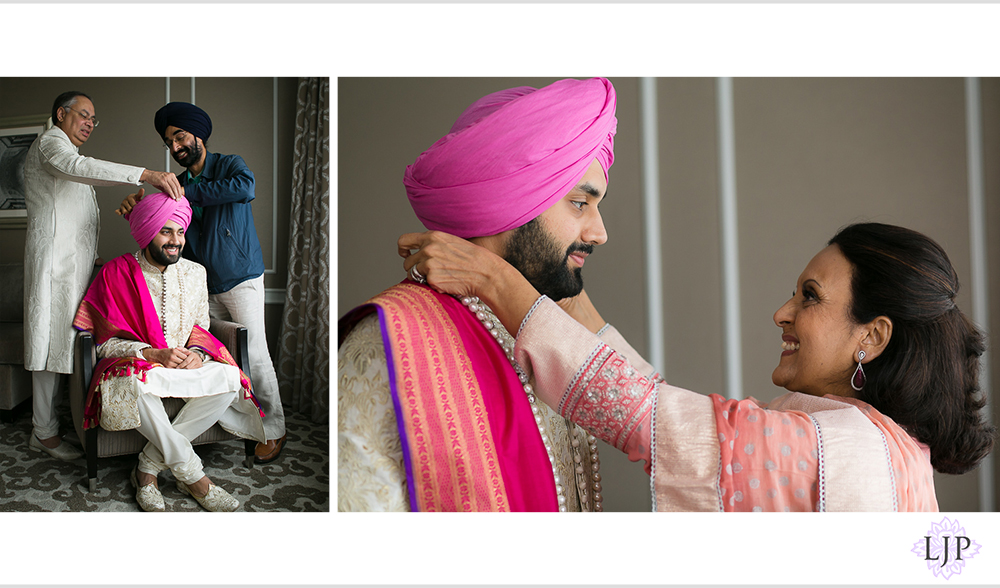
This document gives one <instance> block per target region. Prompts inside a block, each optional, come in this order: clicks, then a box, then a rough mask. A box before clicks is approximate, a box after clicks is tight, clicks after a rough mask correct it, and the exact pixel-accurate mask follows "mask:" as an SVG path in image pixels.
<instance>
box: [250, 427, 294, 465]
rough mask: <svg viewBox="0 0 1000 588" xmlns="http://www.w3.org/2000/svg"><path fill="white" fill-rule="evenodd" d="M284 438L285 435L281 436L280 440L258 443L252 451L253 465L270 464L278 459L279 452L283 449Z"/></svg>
mask: <svg viewBox="0 0 1000 588" xmlns="http://www.w3.org/2000/svg"><path fill="white" fill-rule="evenodd" d="M285 437H287V434H286V435H282V436H281V438H280V439H269V440H268V441H267V442H266V443H258V444H257V449H255V450H254V456H253V461H254V463H271V462H272V461H274V460H276V459H278V456H279V455H281V450H282V449H284V448H285Z"/></svg>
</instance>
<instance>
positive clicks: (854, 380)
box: [851, 350, 866, 392]
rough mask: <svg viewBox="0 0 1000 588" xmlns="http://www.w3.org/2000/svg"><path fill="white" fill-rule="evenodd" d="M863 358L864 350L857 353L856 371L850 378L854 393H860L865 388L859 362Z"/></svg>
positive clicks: (863, 372)
mask: <svg viewBox="0 0 1000 588" xmlns="http://www.w3.org/2000/svg"><path fill="white" fill-rule="evenodd" d="M864 358H865V352H864V350H861V351H858V369H856V370H854V375H853V376H851V388H854V389H855V390H856V391H858V392H861V389H862V388H864V387H865V382H866V379H865V370H864V369H863V368H862V367H861V360H862V359H864Z"/></svg>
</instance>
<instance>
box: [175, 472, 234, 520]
mask: <svg viewBox="0 0 1000 588" xmlns="http://www.w3.org/2000/svg"><path fill="white" fill-rule="evenodd" d="M177 489H178V490H180V492H181V494H187V495H188V496H190V497H191V498H194V499H195V500H197V501H198V504H200V505H201V506H202V508H204V509H205V510H207V511H209V512H233V511H234V510H236V509H237V508H239V507H240V501H239V500H236V499H235V498H233V497H232V495H231V494H229V492H226V491H225V490H223V489H222V488H219V487H218V486H216V485H215V484H213V483H211V482H209V483H208V494H206V495H204V496H202V497H198V496H195V495H194V493H192V492H191V490H189V489H188V487H187V484H185V483H184V482H181V481H180V480H177Z"/></svg>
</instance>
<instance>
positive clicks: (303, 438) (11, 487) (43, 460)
mask: <svg viewBox="0 0 1000 588" xmlns="http://www.w3.org/2000/svg"><path fill="white" fill-rule="evenodd" d="M68 416H69V415H68V414H64V415H63V431H69V430H71V427H70V426H69V420H68ZM285 421H286V422H285V426H286V428H287V431H288V441H287V444H286V446H285V449H284V450H283V451H282V453H281V457H279V458H278V459H277V460H276V461H274V462H271V463H269V464H265V465H259V464H255V465H254V467H253V468H252V469H249V470H248V469H247V468H246V467H244V466H243V458H244V454H243V452H244V449H243V442H242V441H239V440H232V441H226V442H223V443H214V444H209V445H201V446H198V447H196V448H195V451H197V453H198V455H199V456H201V460H202V462H203V464H204V469H205V473H206V474H207V475H208V477H209V478H211V479H212V481H213V482H215V483H216V484H217V485H219V486H220V487H221V488H223V489H225V490H226V491H228V492H229V493H230V494H232V495H233V496H235V497H236V499H237V500H239V501H240V510H241V511H254V512H260V511H285V512H289V511H291V512H317V511H329V510H330V427H329V425H326V424H323V425H317V424H315V423H311V422H309V421H308V420H307V419H306V418H305V417H303V416H301V415H298V414H295V413H291V412H286V414H285ZM30 433H31V411H30V407H29V410H24V411H22V412H21V414H20V415H19V416H18V417H17V418H16V420H15V421H14V422H12V423H0V512H2V511H8V512H11V511H21V512H81V511H104V512H129V511H138V510H140V509H139V505H138V504H136V501H135V491H134V489H133V488H132V485H131V484H130V483H129V474H130V472H131V471H132V467H133V466H134V465H135V463H136V461H137V456H134V455H132V456H121V457H109V458H105V459H102V460H99V461H98V480H97V484H98V486H97V490H96V491H95V492H94V493H90V492H88V489H87V463H86V458H80V459H78V460H76V461H73V462H63V461H59V460H57V459H53V458H51V457H49V456H48V454H45V453H43V452H41V451H37V450H35V449H30V448H29V447H28V435H30ZM67 437H69V438H70V439H69V440H70V441H76V435H75V434H73V433H70V434H69V435H68V436H67ZM159 486H160V490H161V491H162V493H163V498H164V501H165V502H166V510H167V511H174V512H177V511H202V508H201V506H199V505H198V503H197V502H195V501H194V499H193V498H191V497H189V496H186V495H183V494H181V493H180V492H179V491H178V490H177V487H176V486H175V485H174V478H173V475H171V473H170V472H169V471H165V472H160V477H159Z"/></svg>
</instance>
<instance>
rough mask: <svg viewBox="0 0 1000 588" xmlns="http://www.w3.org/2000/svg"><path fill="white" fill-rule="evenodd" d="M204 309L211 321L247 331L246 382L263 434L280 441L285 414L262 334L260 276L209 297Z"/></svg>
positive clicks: (262, 306) (283, 428) (261, 286)
mask: <svg viewBox="0 0 1000 588" xmlns="http://www.w3.org/2000/svg"><path fill="white" fill-rule="evenodd" d="M208 307H209V314H210V315H211V317H212V318H218V319H221V320H224V321H235V322H237V323H240V324H241V325H243V326H245V327H246V328H247V342H248V346H249V348H250V380H251V381H252V382H253V389H254V394H255V395H256V396H257V401H258V402H259V403H260V408H261V410H263V411H264V434H265V436H266V437H267V439H278V438H280V437H281V436H282V435H284V434H285V410H284V408H283V407H282V406H281V395H280V394H279V393H278V377H277V376H276V375H275V373H274V364H273V363H271V354H270V353H268V351H267V337H266V335H265V334H264V276H263V275H261V276H257V277H256V278H254V279H252V280H246V281H245V282H240V283H239V284H237V285H236V286H234V287H233V288H232V289H231V290H229V291H228V292H222V293H220V294H211V295H209V297H208ZM230 351H232V350H230Z"/></svg>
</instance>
